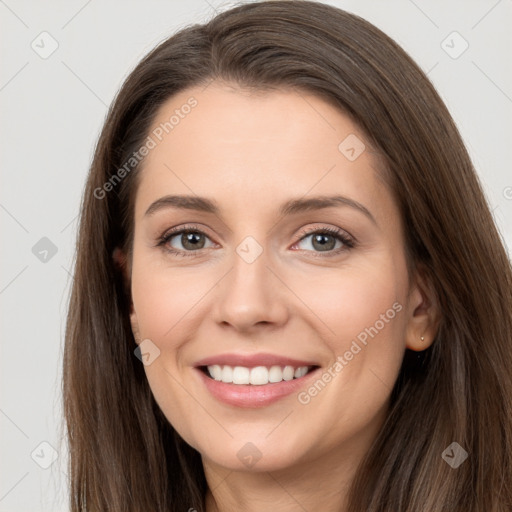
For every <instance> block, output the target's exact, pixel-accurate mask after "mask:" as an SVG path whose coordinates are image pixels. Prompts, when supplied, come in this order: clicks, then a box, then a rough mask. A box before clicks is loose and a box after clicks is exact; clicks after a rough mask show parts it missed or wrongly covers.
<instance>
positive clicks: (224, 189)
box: [117, 82, 437, 512]
mask: <svg viewBox="0 0 512 512" xmlns="http://www.w3.org/2000/svg"><path fill="white" fill-rule="evenodd" d="M191 96H193V97H194V98H195V99H196V100H197V106H195V107H194V109H192V110H191V111H190V113H188V114H187V115H186V116H184V117H183V118H180V121H179V123H178V124H176V126H174V128H173V129H172V131H170V133H169V134H167V135H166V136H165V137H163V139H162V141H161V142H159V143H158V144H157V145H156V147H155V148H154V149H151V151H150V152H149V154H148V155H147V157H146V159H145V162H144V167H143V170H142V174H141V181H140V185H139V188H138V190H137V195H136V203H135V234H134V250H133V259H132V260H131V261H128V262H127V272H128V275H129V276H130V279H131V290H132V301H133V304H132V313H131V321H132V326H133V331H134V335H135V338H136V340H137V342H138V343H140V342H141V341H142V340H146V339H149V340H151V343H153V344H154V345H155V346H157V347H158V349H159V350H160V354H159V356H158V357H156V358H155V359H154V361H153V362H152V363H151V364H150V365H148V366H145V371H146V375H147V378H148V381H149V384H150V386H151V389H152V392H153V394H154V396H155V399H156V400H157V402H158V404H159V406H160V407H161V409H162V411H163V412H164V414H165V415H166V417H167V418H168V420H169V422H170V423H171V424H172V425H173V426H174V428H175V429H176V430H177V431H178V432H179V434H180V435H181V436H182V437H183V438H184V439H185V440H186V441H187V442H188V443H189V444H190V445H191V446H193V447H194V448H196V449H197V450H198V451H199V452H200V453H201V455H202V459H203V465H204V470H205V474H206V478H207V481H208V484H209V489H210V490H209V491H208V494H207V497H206V503H207V510H208V512H213V511H220V512H227V511H234V510H244V511H247V512H252V511H261V510H266V509H270V508H271V509H272V510H274V511H296V510H306V511H312V510H323V511H325V512H329V511H333V512H334V511H338V512H339V511H342V510H344V509H345V507H346V501H345V500H346V490H347V488H348V486H349V485H350V483H351V481H352V479H353V476H354V472H355V470H356V468H357V465H358V464H359V462H360V460H361V458H362V457H363V456H364V455H365V453H366V452H367V451H368V449H369V447H370V445H371V443H372V441H373V440H374V439H375V436H376V435H377V433H378V432H379V429H380V428H381V426H382V423H383V421H384V419H385V417H386V411H387V407H388V404H389V395H390V392H391V389H392V387H393V384H394V382H395V381H396V378H397V375H398V372H399V368H400V364H401V361H402V358H403V354H404V350H405V348H406V347H408V348H410V349H413V350H423V349H425V348H427V347H428V346H429V345H430V344H431V342H432V340H433V338H434V335H435V330H436V318H437V316H436V315H437V310H436V305H435V302H434V299H433V296H432V294H431V292H430V286H429V285H428V283H426V282H424V280H423V279H421V277H420V276H419V275H414V276H411V278H409V276H408V274H407V269H406V260H405V249H404V236H403V227H402V221H401V218H400V214H399V211H398V209H397V206H396V204H395V200H394V198H393V196H392V194H391V192H390V191H389V190H388V188H387V187H386V186H385V185H384V183H383V181H382V180H381V179H379V169H378V164H379V162H378V160H377V156H376V155H375V154H371V152H370V151H368V150H365V151H363V152H362V153H361V154H360V155H359V156H358V157H357V158H356V159H354V160H353V161H351V160H350V159H349V158H347V156H346V153H343V150H341V151H340V149H339V148H338V146H339V144H340V142H342V141H343V140H344V139H345V138H346V137H347V136H349V135H350V134H354V135H355V136H357V137H358V139H359V140H361V141H364V135H363V134H362V133H361V131H360V129H359V128H358V127H357V126H356V125H355V124H354V123H353V122H352V121H350V119H349V118H348V117H346V116H345V115H343V114H342V113H341V112H340V111H338V110H337V109H335V108H334V107H332V106H331V105H329V104H327V103H326V102H324V101H323V100H322V99H320V98H318V97H316V96H314V95H311V94H306V93H298V92H293V91H291V90H280V91H272V92H267V93H261V92H258V93H250V92H248V91H246V90H244V91H242V90H240V89H237V88H236V87H235V86H228V85H227V84H222V83H219V82H214V83H212V84H211V85H210V86H209V87H208V88H206V89H205V90H203V88H202V87H197V88H192V89H189V90H186V91H183V92H181V93H180V94H178V95H176V96H174V97H173V98H171V99H170V100H168V101H167V102H166V103H165V104H164V105H163V107H162V108H161V109H160V111H159V113H158V115H157V118H156V119H155V120H154V123H153V128H156V127H158V126H159V125H160V123H163V122H165V121H168V120H169V118H170V116H171V115H172V113H173V112H174V111H175V109H180V107H181V106H182V105H184V104H185V103H186V102H187V100H188V99H189V98H190V97H191ZM168 195H187V196H192V197H196V196H200V197H204V198H208V199H210V200H212V201H215V202H216V203H217V205H218V207H219V211H218V212H217V213H216V214H214V213H209V212H205V211H198V210H193V209H183V208H176V207H172V206H169V205H168V206H166V207H162V208H159V209H155V211H153V213H150V214H146V212H147V210H148V208H149V207H150V206H151V205H152V204H153V203H154V202H155V201H157V200H158V199H160V198H162V197H164V196H168ZM332 195H338V196H343V197H345V198H348V199H350V200H351V201H352V202H357V203H358V204H359V205H362V206H363V207H364V209H366V210H367V212H364V211H363V210H362V209H360V208H358V207H355V206H353V204H352V205H350V204H347V203H346V202H345V204H341V203H340V204H336V205H334V206H330V207H328V208H322V209H310V210H305V211H299V212H294V213H287V214H284V215H283V214H280V213H279V208H280V207H281V205H282V204H283V203H285V202H287V201H289V200H291V199H308V198H311V197H317V196H332ZM185 226H186V227H187V229H188V230H189V231H193V232H195V233H196V237H197V238H196V239H195V242H196V245H195V246H191V245H190V244H188V239H187V238H186V234H185V235H183V234H175V235H174V236H172V238H167V240H165V241H163V242H162V244H161V245H158V244H159V240H160V239H161V237H162V235H164V234H166V233H168V231H169V230H170V229H171V228H174V227H185ZM326 228H327V229H337V230H338V231H339V232H340V233H341V234H342V236H343V237H344V240H345V241H341V240H340V239H339V238H337V236H338V235H337V234H336V233H334V234H333V233H332V232H329V233H327V234H324V238H323V239H322V236H321V234H322V233H325V232H323V231H322V229H324V230H325V229H326ZM305 229H308V230H310V231H311V232H310V233H309V234H305V233H304V230H305ZM201 232H202V233H201ZM319 233H320V234H319ZM246 237H252V239H250V241H249V242H247V240H246ZM244 241H245V244H247V243H249V244H252V245H244V244H242V245H240V244H241V243H242V242H244ZM322 242H323V243H322ZM350 245H353V247H350ZM196 247H198V248H196ZM239 247H242V248H244V249H245V250H246V252H247V251H248V252H249V253H250V254H252V255H255V254H256V252H255V251H258V250H259V249H258V247H259V248H260V249H261V250H262V252H261V254H259V255H258V256H257V257H256V258H255V259H254V261H251V262H248V261H247V259H244V258H243V257H242V256H241V254H243V252H237V248H239ZM166 249H171V250H172V249H174V250H175V251H178V252H179V253H180V254H188V255H189V256H181V255H176V254H172V253H170V252H169V251H168V250H166ZM190 253H195V254H194V255H192V256H190ZM117 257H118V259H120V260H121V262H122V261H125V259H124V256H123V255H122V254H117ZM393 305H394V306H393ZM392 313H393V314H392ZM372 326H373V328H374V329H376V331H377V333H376V334H375V333H373V336H369V335H367V342H366V344H363V343H361V342H359V343H358V346H359V348H360V350H359V351H357V352H355V351H356V349H354V345H353V342H354V341H356V342H357V340H358V339H359V340H360V339H361V338H364V335H361V333H364V332H366V333H368V331H365V329H369V328H370V327H372ZM372 332H373V331H372ZM358 335H359V338H358ZM422 337H423V340H422V339H421V338H422ZM351 347H352V352H351ZM262 352H265V353H270V354H273V355H280V356H289V357H293V358H296V359H300V360H307V361H314V362H315V363H316V364H317V365H318V366H319V367H320V368H319V370H317V377H316V379H320V380H321V379H322V375H323V374H325V373H326V372H327V373H328V372H329V369H330V370H331V379H330V380H329V381H328V382H327V383H325V386H323V387H321V389H320V390H317V392H316V393H315V392H314V391H313V392H310V391H309V390H310V388H311V386H312V385H313V384H314V381H311V380H310V381H308V385H307V386H306V385H305V386H304V387H303V388H301V389H300V391H301V392H302V395H300V396H301V397H302V400H300V399H299V398H300V397H299V393H292V394H291V395H288V396H285V397H283V398H281V399H280V400H278V401H276V402H274V403H271V404H269V405H267V406H265V407H258V408H254V407H236V406H233V405H229V404H226V403H224V402H223V401H221V400H218V399H217V398H216V397H214V396H212V394H211V393H210V392H209V391H208V389H207V388H206V387H205V385H204V382H203V379H204V377H201V376H200V374H199V370H198V369H197V368H196V367H195V365H196V363H197V361H199V360H200V359H202V358H205V357H209V356H216V355H218V354H225V353H234V354H258V353H262ZM347 352H351V353H352V354H353V355H352V357H350V355H347ZM354 352H355V353H354ZM339 357H342V358H343V361H344V362H345V363H346V364H345V363H343V365H342V369H341V370H339V371H336V370H334V369H333V368H334V367H333V365H334V364H335V362H336V361H339V359H337V358H339ZM337 368H339V367H337ZM332 373H334V376H332ZM306 377H307V376H306ZM326 380H328V379H327V378H326ZM304 382H306V381H304ZM233 386H234V384H233ZM308 397H309V399H308ZM248 443H250V445H248ZM244 446H246V447H247V446H249V447H250V448H246V450H247V449H249V450H254V448H252V447H253V446H254V447H256V448H257V451H254V453H253V455H255V457H256V458H258V457H259V458H258V460H257V461H256V463H254V464H252V465H250V466H249V465H248V464H247V461H244V460H243V457H241V456H240V450H241V449H242V448H243V447H244ZM242 453H245V452H242ZM194 506H197V504H193V503H191V504H190V507H191V508H194Z"/></svg>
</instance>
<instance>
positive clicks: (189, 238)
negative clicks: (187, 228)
mask: <svg viewBox="0 0 512 512" xmlns="http://www.w3.org/2000/svg"><path fill="white" fill-rule="evenodd" d="M201 236H202V235H200V234H199V233H184V234H183V237H184V239H183V238H182V244H183V247H185V248H187V244H190V245H189V246H188V248H189V249H198V248H199V249H202V247H203V245H204V241H203V244H200V241H199V240H198V238H199V237H201Z"/></svg>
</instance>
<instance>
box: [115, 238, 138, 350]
mask: <svg viewBox="0 0 512 512" xmlns="http://www.w3.org/2000/svg"><path fill="white" fill-rule="evenodd" d="M112 259H113V260H114V263H115V265H116V267H117V268H118V269H119V271H120V272H121V274H122V276H123V284H124V291H125V293H126V296H127V297H129V298H130V322H131V324H132V333H133V337H134V338H135V341H136V343H137V345H138V344H139V343H140V342H141V339H140V334H139V324H138V322H137V315H136V313H135V309H134V307H133V302H132V300H131V290H130V287H131V285H130V281H131V279H130V269H129V268H128V267H129V265H128V258H127V256H126V254H125V253H124V252H123V251H122V250H121V249H120V248H119V247H116V248H115V249H114V251H113V252H112Z"/></svg>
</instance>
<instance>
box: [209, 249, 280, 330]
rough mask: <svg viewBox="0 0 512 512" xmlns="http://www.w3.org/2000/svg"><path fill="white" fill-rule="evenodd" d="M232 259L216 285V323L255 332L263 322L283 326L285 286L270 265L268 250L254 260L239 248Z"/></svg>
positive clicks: (268, 324)
mask: <svg viewBox="0 0 512 512" xmlns="http://www.w3.org/2000/svg"><path fill="white" fill-rule="evenodd" d="M232 261H233V266H232V268H231V270H230V271H229V272H228V274H227V275H226V276H225V277H224V279H222V280H221V282H220V283H219V285H218V289H217V293H218V295H217V296H216V301H215V308H216V309H215V318H216V320H217V323H218V324H219V325H222V326H224V327H227V326H231V327H232V328H233V329H235V330H236V331H239V332H252V331H254V332H256V331H258V330H260V329H261V328H262V327H263V326H267V327H266V328H265V329H268V328H277V327H282V326H283V325H284V324H285V323H286V321H287V319H288V315H289V311H288V308H289V305H288V304H287V294H286V291H285V290H286V287H285V286H284V285H283V282H282V281H281V280H280V279H279V278H278V277H277V276H276V274H277V272H276V271H275V270H274V269H273V268H270V258H268V257H267V252H266V251H263V252H262V253H261V254H259V255H258V256H257V257H256V259H254V261H251V258H247V257H246V255H245V254H244V253H243V252H242V251H240V252H239V253H238V252H235V253H234V254H233V258H232ZM289 298H290V297H288V300H289Z"/></svg>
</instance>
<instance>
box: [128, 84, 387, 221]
mask: <svg viewBox="0 0 512 512" xmlns="http://www.w3.org/2000/svg"><path fill="white" fill-rule="evenodd" d="M148 135H149V137H150V138H151V140H152V142H153V143H152V146H153V147H152V149H151V150H150V151H149V154H148V155H147V156H146V157H145V159H144V162H143V166H142V170H141V177H140V185H139V190H138V193H137V201H136V209H137V212H136V216H138V215H140V214H141V209H142V208H144V206H145V205H146V207H147V204H149V202H150V201H154V199H156V198H157V197H159V196H162V195H164V194H169V193H177V194H178V193H180V194H188V195H190V194H192V195H194V194H196V195H200V196H210V197H212V195H214V196H215V197H216V198H219V200H218V201H217V202H220V203H221V204H223V203H224V204H228V203H229V205H231V206H235V205H238V206H239V207H241V208H243V209H245V211H246V212H248V211H249V210H252V209H254V208H256V209H258V208H263V207H265V208H267V209H268V208H269V207H271V203H272V204H273V203H275V202H276V200H278V198H280V199H282V200H285V199H289V198H291V197H301V196H304V195H306V194H311V195H319V194H327V193H329V194H332V193H334V192H338V193H343V194H344V195H349V196H350V197H352V198H353V199H354V200H357V201H360V202H362V203H364V202H366V203H368V202H369V203H372V204H373V208H374V210H379V209H381V210H383V211H382V212H381V214H383V213H385V212H384V210H386V207H388V206H389V204H385V203H386V200H387V202H388V203H389V201H390V200H391V197H390V195H389V191H388V190H387V189H386V187H385V186H384V184H383V182H382V181H381V180H380V172H379V170H378V167H379V163H380V162H379V160H378V158H377V156H376V155H375V154H374V153H373V152H372V151H371V149H370V147H369V145H368V143H367V141H366V140H365V136H364V134H363V133H362V132H361V130H360V128H359V127H358V126H357V125H356V124H355V123H354V122H352V121H351V120H350V118H349V117H348V116H346V115H344V114H343V113H342V112H341V111H340V110H339V109H336V108H335V107H333V106H332V105H330V104H329V103H327V102H326V101H324V100H323V99H321V98H319V97H318V96H315V95H313V94H311V93H307V92H304V91H297V90H291V89H290V90H272V91H248V90H242V89H239V88H236V87H232V86H229V85H226V84H220V83H215V82H214V83H212V84H210V85H209V86H208V87H206V88H204V87H195V88H190V89H187V90H185V91H182V92H180V93H179V94H177V95H175V96H173V97H172V98H170V99H169V100H167V101H166V102H165V103H164V104H163V105H162V106H161V107H160V109H159V110H158V112H157V114H156V116H155V119H154V120H153V123H152V126H151V129H150V132H149V134H148ZM235 192H236V193H235ZM377 215H378V212H377Z"/></svg>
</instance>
